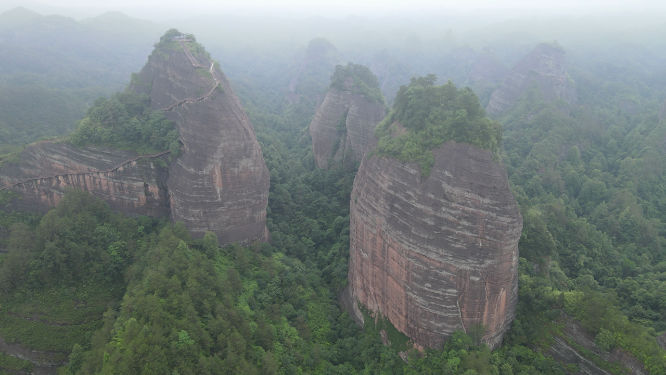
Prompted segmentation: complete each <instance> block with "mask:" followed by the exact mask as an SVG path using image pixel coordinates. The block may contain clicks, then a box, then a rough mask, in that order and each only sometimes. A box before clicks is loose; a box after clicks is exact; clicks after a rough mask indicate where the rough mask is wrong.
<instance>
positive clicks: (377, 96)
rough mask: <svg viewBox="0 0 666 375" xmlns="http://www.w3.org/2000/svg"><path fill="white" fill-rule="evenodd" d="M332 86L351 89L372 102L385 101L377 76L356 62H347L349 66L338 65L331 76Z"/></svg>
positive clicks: (342, 89) (343, 89) (339, 88)
mask: <svg viewBox="0 0 666 375" xmlns="http://www.w3.org/2000/svg"><path fill="white" fill-rule="evenodd" d="M330 87H331V88H336V89H338V90H341V91H345V90H351V91H353V92H355V93H359V94H361V95H363V96H364V97H365V98H366V99H368V100H370V101H371V102H375V103H384V96H383V95H382V92H381V90H380V88H379V81H378V80H377V77H376V76H375V75H374V74H373V73H372V71H370V69H368V67H366V66H364V65H359V64H354V63H347V66H344V65H337V66H336V67H335V72H333V75H332V76H331V86H330ZM348 87H349V88H348Z"/></svg>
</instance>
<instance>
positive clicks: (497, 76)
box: [467, 50, 507, 84]
mask: <svg viewBox="0 0 666 375" xmlns="http://www.w3.org/2000/svg"><path fill="white" fill-rule="evenodd" d="M506 73H507V68H506V66H504V64H502V62H501V61H500V60H499V58H498V57H497V56H496V55H495V54H494V53H493V52H492V51H489V50H486V51H484V52H483V53H481V54H480V55H479V57H478V59H477V60H476V62H475V63H474V66H473V67H472V70H471V71H470V72H469V76H468V78H467V79H468V80H469V81H470V82H487V83H493V84H495V83H499V82H500V81H501V80H502V78H504V76H505V75H506Z"/></svg>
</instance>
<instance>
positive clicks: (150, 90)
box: [0, 42, 270, 244]
mask: <svg viewBox="0 0 666 375" xmlns="http://www.w3.org/2000/svg"><path fill="white" fill-rule="evenodd" d="M180 44H181V47H182V48H163V49H161V50H160V51H156V52H154V53H153V54H152V55H151V56H150V57H149V59H148V63H147V64H146V66H145V67H144V68H143V69H142V70H141V72H140V73H139V75H138V79H134V80H133V83H132V84H131V85H130V87H129V90H132V91H134V92H137V93H145V94H148V95H149V96H150V98H151V107H152V109H153V110H163V111H164V112H165V115H166V117H167V118H169V119H170V120H173V121H174V122H175V123H176V126H177V128H178V130H179V132H180V141H181V143H182V145H181V149H182V155H181V156H179V157H178V158H177V159H175V160H172V161H171V162H170V165H169V166H168V167H166V163H165V161H166V160H167V156H168V155H167V154H168V152H162V153H159V154H157V155H151V156H149V157H147V158H146V157H139V156H138V155H137V154H136V153H133V152H128V151H120V150H111V149H105V148H100V147H84V148H81V149H79V148H76V147H74V146H73V145H72V144H70V143H68V142H57V143H55V142H40V143H37V144H33V145H30V146H28V147H27V148H26V149H25V150H24V151H23V152H22V153H21V155H20V162H19V163H18V165H15V164H8V165H5V166H4V167H2V168H0V184H2V187H4V188H9V189H11V190H13V191H15V192H17V193H18V194H19V196H21V197H22V199H20V200H14V201H13V202H12V203H11V204H12V206H11V207H10V209H18V210H29V211H40V212H45V211H47V210H48V209H49V208H50V207H52V206H53V205H55V204H56V203H57V202H58V201H59V200H60V198H61V196H62V194H63V192H64V190H65V189H66V188H68V187H71V188H77V189H83V190H85V191H88V192H90V193H92V194H93V195H96V196H99V197H101V198H103V199H104V200H105V201H107V202H108V203H109V205H110V206H111V208H112V209H113V210H115V211H119V212H123V213H126V214H130V215H150V216H156V217H170V218H171V219H172V220H173V221H183V222H184V223H185V225H186V226H187V228H188V229H189V230H190V231H191V232H192V234H193V235H194V236H195V237H201V236H203V235H204V232H205V231H213V232H215V234H217V236H218V239H219V241H220V244H229V243H231V242H240V243H242V244H247V243H249V242H252V241H255V240H260V241H266V240H268V239H269V233H268V230H267V229H266V206H267V204H268V188H269V181H270V180H269V174H268V169H267V168H266V165H265V163H264V159H263V157H262V155H261V148H260V146H259V143H258V141H257V139H256V136H255V132H254V129H253V127H252V125H251V124H250V121H249V120H248V118H247V116H246V114H245V112H244V111H243V107H242V106H241V104H240V101H239V100H238V98H237V97H236V95H235V94H234V92H233V90H232V89H231V86H230V84H229V81H228V80H227V78H226V77H225V76H224V74H223V73H221V72H220V71H219V70H217V68H215V67H213V62H212V60H210V58H209V57H208V55H207V54H206V53H205V51H203V49H202V48H201V47H200V46H199V47H193V48H192V49H193V50H194V52H195V53H191V52H189V49H187V48H188V47H187V45H188V44H189V43H188V42H181V43H180ZM186 49H187V51H188V52H186ZM197 52H198V53H197ZM160 158H161V159H163V160H162V161H157V160H156V159H160ZM160 165H161V166H160Z"/></svg>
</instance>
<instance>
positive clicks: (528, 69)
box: [486, 43, 576, 116]
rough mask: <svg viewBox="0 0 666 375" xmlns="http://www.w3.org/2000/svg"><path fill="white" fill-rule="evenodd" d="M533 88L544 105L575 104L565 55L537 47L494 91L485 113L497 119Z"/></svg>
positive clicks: (555, 48)
mask: <svg viewBox="0 0 666 375" xmlns="http://www.w3.org/2000/svg"><path fill="white" fill-rule="evenodd" d="M533 85H537V86H538V88H539V90H541V94H542V95H543V99H544V100H545V101H553V100H556V99H562V100H564V101H565V102H567V103H572V102H573V101H575V100H576V88H575V84H574V82H573V81H572V80H571V78H570V77H569V75H568V74H567V61H566V54H565V51H564V49H563V48H562V47H560V46H559V45H557V44H553V43H541V44H538V45H537V46H536V47H535V48H534V49H533V50H532V52H530V53H529V54H528V55H527V56H525V57H524V58H523V59H522V60H520V61H519V62H518V64H516V66H514V67H513V69H511V71H509V73H508V74H507V75H506V76H505V77H504V79H503V80H502V84H501V86H500V87H499V88H498V89H497V90H495V91H494V92H493V94H492V96H491V98H490V102H489V103H488V106H487V107H486V112H487V113H488V114H489V115H491V116H497V115H499V114H501V113H502V112H504V111H506V110H508V109H510V108H512V107H513V106H514V105H515V104H516V103H517V102H518V99H520V97H521V96H522V95H523V94H525V93H526V92H527V91H528V90H529V89H530V88H532V87H533Z"/></svg>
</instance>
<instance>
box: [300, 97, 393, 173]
mask: <svg viewBox="0 0 666 375" xmlns="http://www.w3.org/2000/svg"><path fill="white" fill-rule="evenodd" d="M385 115H386V108H385V107H384V105H383V104H382V103H379V102H373V101H370V100H368V99H366V98H365V97H364V96H363V95H361V94H358V93H355V92H353V91H352V90H339V89H337V88H331V89H330V90H329V91H328V93H327V94H326V96H325V97H324V100H323V101H322V103H321V105H320V106H319V108H317V112H316V113H315V117H314V119H313V120H312V123H310V135H311V137H312V151H313V152H314V157H315V162H316V163H317V167H319V168H324V169H326V168H328V167H329V165H328V161H329V159H331V158H333V160H335V161H340V162H343V163H345V162H348V161H360V160H361V159H362V158H363V154H364V153H365V149H366V148H367V146H368V143H369V142H370V140H371V139H372V138H373V137H374V130H375V127H376V126H377V124H379V122H380V121H382V119H384V116H385Z"/></svg>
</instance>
